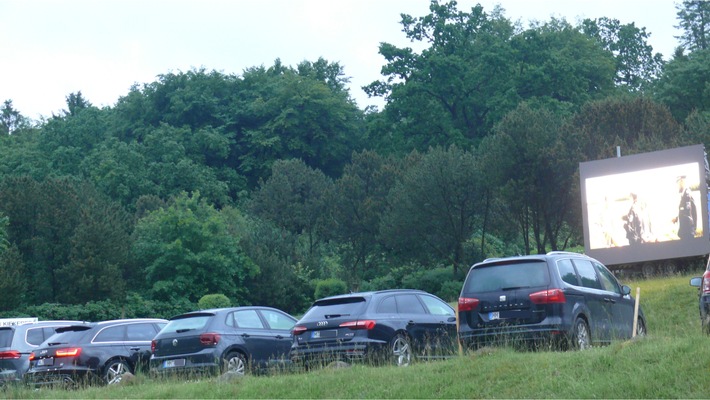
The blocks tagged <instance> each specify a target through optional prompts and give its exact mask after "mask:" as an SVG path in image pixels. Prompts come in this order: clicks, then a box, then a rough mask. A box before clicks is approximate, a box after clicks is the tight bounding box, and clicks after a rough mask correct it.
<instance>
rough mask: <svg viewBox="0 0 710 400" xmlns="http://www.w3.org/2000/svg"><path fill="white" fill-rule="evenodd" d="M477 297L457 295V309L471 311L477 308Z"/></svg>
mask: <svg viewBox="0 0 710 400" xmlns="http://www.w3.org/2000/svg"><path fill="white" fill-rule="evenodd" d="M478 303H479V300H478V299H473V298H470V297H459V311H473V310H475V309H476V308H478Z"/></svg>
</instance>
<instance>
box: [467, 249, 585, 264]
mask: <svg viewBox="0 0 710 400" xmlns="http://www.w3.org/2000/svg"><path fill="white" fill-rule="evenodd" d="M570 256H571V257H578V258H586V259H589V260H592V258H591V257H589V256H588V255H586V254H582V253H575V252H572V251H550V252H548V253H546V254H529V255H524V256H510V257H498V258H486V259H485V260H483V261H481V262H478V263H476V264H473V266H471V268H476V267H478V266H479V265H490V264H497V263H501V264H504V263H509V262H515V261H525V260H530V261H546V260H549V259H552V258H555V259H557V258H564V257H570Z"/></svg>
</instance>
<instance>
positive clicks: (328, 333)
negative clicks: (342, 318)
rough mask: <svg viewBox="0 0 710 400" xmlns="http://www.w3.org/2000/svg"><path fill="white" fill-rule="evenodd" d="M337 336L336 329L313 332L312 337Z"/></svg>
mask: <svg viewBox="0 0 710 400" xmlns="http://www.w3.org/2000/svg"><path fill="white" fill-rule="evenodd" d="M336 336H338V331H336V330H328V331H313V332H311V339H325V338H334V337H336Z"/></svg>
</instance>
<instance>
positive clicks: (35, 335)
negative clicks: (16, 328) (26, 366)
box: [26, 328, 44, 346]
mask: <svg viewBox="0 0 710 400" xmlns="http://www.w3.org/2000/svg"><path fill="white" fill-rule="evenodd" d="M26 337H27V343H29V344H31V345H33V346H39V345H40V344H42V342H44V331H43V330H42V328H31V329H28V330H27V336H26Z"/></svg>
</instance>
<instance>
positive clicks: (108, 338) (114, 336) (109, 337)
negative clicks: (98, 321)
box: [93, 325, 152, 342]
mask: <svg viewBox="0 0 710 400" xmlns="http://www.w3.org/2000/svg"><path fill="white" fill-rule="evenodd" d="M125 332H126V326H125V325H119V326H111V327H108V328H104V329H102V330H101V332H99V334H98V335H96V337H95V338H94V340H93V341H94V342H122V341H124V340H125V337H126V335H125ZM151 339H152V338H151Z"/></svg>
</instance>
